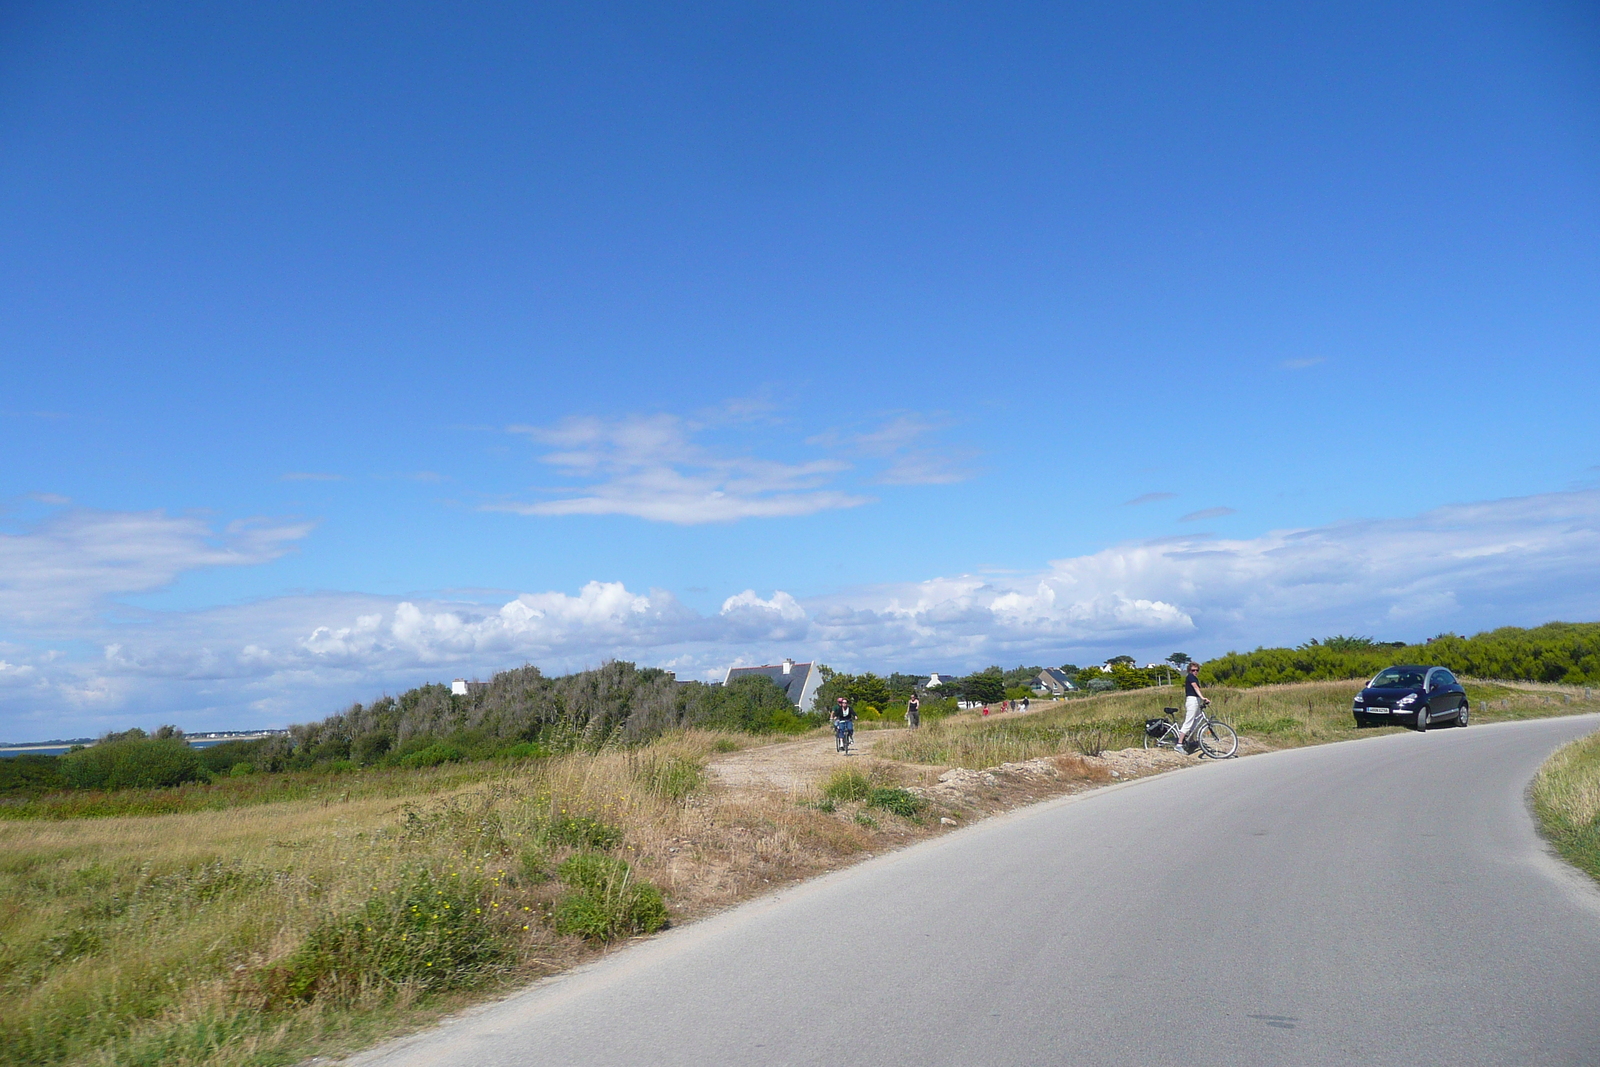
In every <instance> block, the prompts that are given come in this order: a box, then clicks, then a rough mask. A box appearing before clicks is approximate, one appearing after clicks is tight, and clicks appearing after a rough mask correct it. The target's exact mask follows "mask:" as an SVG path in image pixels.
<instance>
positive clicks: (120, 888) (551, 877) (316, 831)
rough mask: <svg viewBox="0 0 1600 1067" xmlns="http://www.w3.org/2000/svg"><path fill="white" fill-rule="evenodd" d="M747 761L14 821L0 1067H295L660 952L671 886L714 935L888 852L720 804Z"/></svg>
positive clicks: (5, 890)
mask: <svg viewBox="0 0 1600 1067" xmlns="http://www.w3.org/2000/svg"><path fill="white" fill-rule="evenodd" d="M740 743H741V742H740V741H739V740H737V739H733V738H727V737H720V736H718V735H715V734H709V733H693V734H680V735H675V736H673V737H671V738H669V739H666V740H663V741H661V742H658V743H656V744H653V745H650V746H647V747H644V748H641V749H631V750H621V751H610V752H602V753H600V754H597V755H596V754H583V755H571V756H566V757H561V758H556V759H548V760H542V761H536V762H531V763H526V764H521V765H509V766H508V765H484V766H480V767H478V768H476V769H473V768H464V769H461V770H459V771H457V772H453V773H417V772H412V773H411V775H410V781H411V783H412V787H413V788H412V790H411V792H410V793H409V794H405V793H402V792H401V790H400V788H399V786H398V785H397V784H396V781H397V780H396V779H394V778H391V777H389V776H387V775H385V776H382V777H380V778H379V779H378V784H377V785H375V786H372V787H371V788H362V787H361V786H360V785H359V781H360V779H359V778H358V777H357V776H350V781H349V784H350V785H351V788H349V789H341V790H340V791H338V792H334V791H332V790H329V791H325V792H323V793H322V794H321V795H318V796H315V797H301V798H298V799H292V800H285V801H280V802H276V803H262V802H260V798H259V797H258V796H257V795H256V794H254V793H249V792H247V793H243V794H239V795H238V796H239V800H240V803H239V805H238V806H235V807H233V808H231V809H228V810H206V809H202V810H195V811H183V812H179V813H176V814H167V815H156V816H121V817H107V818H93V819H82V818H80V819H60V818H55V819H42V818H32V819H25V820H17V819H14V820H11V821H5V822H0V1064H5V1065H13V1064H14V1065H17V1067H21V1065H24V1064H26V1065H29V1067H41V1065H48V1064H65V1063H73V1064H77V1063H82V1064H105V1065H111V1064H130V1065H131V1064H151V1065H155V1064H161V1065H164V1067H165V1065H188V1064H196V1065H198V1064H207V1065H222V1064H230V1065H232V1064H282V1063H292V1062H296V1061H297V1060H299V1059H301V1058H303V1057H304V1056H305V1055H307V1054H309V1053H311V1052H328V1051H332V1050H337V1049H340V1048H348V1047H353V1046H358V1045H360V1044H363V1043H364V1042H366V1041H368V1040H370V1039H372V1038H373V1037H374V1036H376V1035H379V1034H382V1033H385V1032H392V1031H393V1030H394V1029H395V1028H396V1027H399V1026H403V1025H415V1024H416V1023H418V1022H421V1021H426V1019H428V1018H430V1017H431V1016H432V1015H433V1014H435V1013H438V1012H442V1011H446V1010H449V1009H450V1008H452V1007H455V1006H458V1005H459V1004H461V1003H464V1002H465V1001H468V1000H471V999H474V998H476V997H481V996H483V995H485V994H486V993H487V992H491V991H493V990H496V989H502V988H505V987H507V986H508V985H512V984H516V983H520V982H524V981H526V980H528V979H530V978H533V977H537V976H539V975H542V974H547V973H551V972H553V971H556V970H560V969H563V968H565V967H568V966H571V965H572V964H573V963H576V962H580V961H581V960H583V959H587V958H590V957H592V956H593V955H595V954H596V953H598V952H601V951H604V947H605V944H606V943H607V941H608V940H613V939H620V938H625V937H627V936H629V935H630V934H633V933H639V932H648V931H649V930H650V929H652V928H653V926H654V925H655V924H658V923H659V919H660V918H661V917H662V916H661V915H660V914H656V913H655V912H653V911H652V909H653V908H656V907H658V905H656V904H652V902H651V899H650V894H651V893H653V892H655V891H656V890H659V891H660V893H662V894H664V898H665V901H666V903H667V904H668V905H669V906H670V908H671V914H672V916H673V917H674V918H676V919H686V918H693V917H695V916H697V915H701V914H706V913H708V912H710V911H714V910H716V909H718V908H721V907H724V906H726V905H727V904H729V903H732V902H734V901H737V900H739V899H743V898H745V897H748V896H751V895H754V894H755V893H758V892H761V891H763V889H764V887H767V886H770V885H772V884H774V883H776V882H779V881H784V880H793V879H797V878H804V877H808V876H810V875H812V874H815V873H817V872H818V871H821V870H826V869H830V868H831V867H834V866H837V865H838V863H839V862H842V861H843V860H844V859H847V858H848V857H849V856H851V855H854V854H856V853H859V852H861V851H862V850H864V849H869V848H872V847H876V846H878V845H880V844H884V843H886V841H887V839H885V840H879V839H877V838H875V837H874V836H873V832H872V831H869V830H868V829H867V828H865V827H861V826H857V825H854V824H849V823H844V822H841V821H840V820H839V819H836V818H833V817H831V816H829V815H828V814H826V813H824V812H820V811H816V810H812V809H810V808H807V807H803V806H800V805H797V804H794V803H793V802H786V803H782V804H769V805H766V806H760V805H751V804H741V803H733V802H724V801H719V800H718V799H717V798H716V797H715V796H713V795H710V794H708V793H707V792H706V791H705V790H704V789H703V788H702V787H703V781H702V775H703V768H704V764H705V762H706V760H707V758H708V757H709V756H710V755H711V754H712V753H714V752H716V751H718V750H726V749H729V748H736V747H738V746H739V744H740ZM744 743H747V741H746V742H744ZM215 802H217V797H216V795H213V796H212V798H211V801H209V803H215ZM880 821H883V822H892V821H893V820H892V819H891V818H890V817H889V816H888V815H884V816H882V819H881V820H880ZM575 856H577V857H580V859H579V861H578V862H577V863H576V864H573V863H571V862H568V861H571V860H572V858H573V857H575ZM651 886H653V887H655V889H650V888H648V887H651ZM657 899H659V898H657ZM652 915H653V916H654V918H652ZM635 920H637V921H635Z"/></svg>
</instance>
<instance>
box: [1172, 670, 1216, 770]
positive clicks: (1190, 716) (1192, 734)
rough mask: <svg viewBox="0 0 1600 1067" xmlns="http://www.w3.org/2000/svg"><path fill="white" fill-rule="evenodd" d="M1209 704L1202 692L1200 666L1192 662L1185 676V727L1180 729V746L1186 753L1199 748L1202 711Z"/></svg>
mask: <svg viewBox="0 0 1600 1067" xmlns="http://www.w3.org/2000/svg"><path fill="white" fill-rule="evenodd" d="M1209 703H1211V701H1209V700H1207V699H1206V695H1205V693H1203V692H1201V690H1200V664H1198V663H1194V662H1190V664H1189V670H1188V671H1187V672H1186V673H1185V674H1184V676H1183V725H1182V726H1180V727H1179V728H1178V744H1179V745H1180V746H1181V747H1182V748H1183V750H1184V751H1185V752H1193V751H1194V750H1195V749H1196V748H1197V747H1199V744H1200V741H1199V738H1198V737H1197V736H1196V735H1197V734H1198V733H1199V732H1200V709H1201V708H1203V707H1205V706H1206V705H1207V704H1209Z"/></svg>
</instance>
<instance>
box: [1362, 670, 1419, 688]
mask: <svg viewBox="0 0 1600 1067" xmlns="http://www.w3.org/2000/svg"><path fill="white" fill-rule="evenodd" d="M1421 687H1422V672H1421V671H1412V670H1407V669H1406V668H1404V667H1390V668H1389V669H1388V670H1386V671H1380V672H1379V673H1378V676H1377V677H1376V678H1374V679H1373V680H1372V684H1371V685H1370V686H1368V688H1369V689H1420V688H1421Z"/></svg>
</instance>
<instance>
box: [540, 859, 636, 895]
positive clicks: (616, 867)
mask: <svg viewBox="0 0 1600 1067" xmlns="http://www.w3.org/2000/svg"><path fill="white" fill-rule="evenodd" d="M629 870H630V868H629V867H628V864H627V861H625V860H620V859H617V858H616V857H615V856H607V855H604V854H603V853H599V852H580V853H578V854H577V855H576V856H571V857H568V858H567V860H566V861H565V862H564V863H562V864H561V866H559V867H557V868H556V877H558V878H560V879H561V880H562V881H563V882H565V883H567V885H570V886H571V887H572V888H574V889H577V890H581V891H582V892H585V893H604V892H606V891H607V889H608V888H609V887H611V886H613V885H615V884H617V883H619V882H622V881H624V880H626V879H627V877H628V873H629Z"/></svg>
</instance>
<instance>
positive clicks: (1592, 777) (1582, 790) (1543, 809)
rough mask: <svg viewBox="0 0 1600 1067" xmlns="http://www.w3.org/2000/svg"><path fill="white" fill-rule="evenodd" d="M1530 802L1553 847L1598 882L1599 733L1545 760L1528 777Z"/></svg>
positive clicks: (1599, 818) (1562, 748)
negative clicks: (1531, 795) (1531, 775)
mask: <svg viewBox="0 0 1600 1067" xmlns="http://www.w3.org/2000/svg"><path fill="white" fill-rule="evenodd" d="M1533 806H1534V811H1535V812H1536V813H1537V814H1538V816H1539V825H1540V828H1541V829H1542V830H1543V831H1544V834H1545V836H1546V837H1548V838H1549V839H1550V841H1551V843H1552V844H1554V845H1555V846H1556V849H1557V851H1559V852H1560V853H1561V855H1563V856H1565V857H1566V858H1567V860H1568V861H1569V862H1571V863H1572V864H1573V866H1575V867H1577V868H1579V869H1580V870H1583V871H1586V872H1588V874H1589V875H1591V876H1592V877H1593V878H1594V879H1595V880H1596V881H1600V733H1595V734H1590V735H1589V736H1588V737H1585V738H1581V739H1579V740H1577V741H1574V742H1572V743H1571V744H1569V745H1564V746H1562V747H1561V748H1560V749H1558V750H1557V751H1556V753H1555V755H1553V756H1551V757H1550V758H1549V759H1548V760H1546V761H1545V764H1544V766H1542V767H1540V768H1539V773H1538V774H1537V775H1536V776H1535V777H1534V779H1533Z"/></svg>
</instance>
